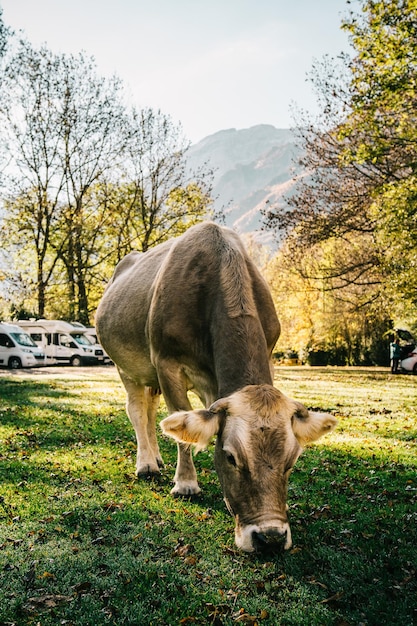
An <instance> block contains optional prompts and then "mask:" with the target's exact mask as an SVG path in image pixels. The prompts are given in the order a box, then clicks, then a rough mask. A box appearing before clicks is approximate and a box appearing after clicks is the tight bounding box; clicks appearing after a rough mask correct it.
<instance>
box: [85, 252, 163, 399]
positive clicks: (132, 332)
mask: <svg viewBox="0 0 417 626" xmlns="http://www.w3.org/2000/svg"><path fill="white" fill-rule="evenodd" d="M174 241H175V240H170V241H167V242H165V243H163V244H160V245H159V246H156V247H155V248H152V249H151V250H149V251H148V252H146V253H139V252H131V253H130V254H128V255H127V256H126V257H124V258H123V259H122V260H121V261H120V262H119V263H118V265H117V266H116V269H115V271H114V274H113V277H112V279H111V281H110V283H109V284H108V286H107V288H106V290H105V292H104V295H103V297H102V299H101V302H100V304H99V306H98V309H97V313H96V320H95V322H96V329H97V334H98V337H99V340H100V343H101V345H102V346H103V348H104V349H105V351H106V352H107V354H108V355H109V356H110V358H111V359H112V360H113V361H114V362H115V363H116V365H117V366H118V367H119V368H120V369H121V370H122V371H124V372H125V373H126V374H127V375H128V376H130V377H131V378H132V379H134V380H137V382H142V383H143V384H145V385H149V386H154V387H157V377H156V373H155V370H154V368H153V367H152V365H151V363H150V358H149V345H148V341H147V338H146V324H147V319H148V314H149V307H150V302H151V300H152V294H153V285H154V282H155V277H156V275H157V273H158V271H159V269H160V267H161V264H162V262H163V260H164V258H165V257H166V255H167V253H168V251H169V249H170V247H171V246H172V244H173V243H174Z"/></svg>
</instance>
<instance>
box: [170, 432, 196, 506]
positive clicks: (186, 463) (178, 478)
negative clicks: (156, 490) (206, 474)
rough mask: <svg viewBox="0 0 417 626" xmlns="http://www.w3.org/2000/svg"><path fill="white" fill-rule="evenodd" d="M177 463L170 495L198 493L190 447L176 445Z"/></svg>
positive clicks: (180, 444)
mask: <svg viewBox="0 0 417 626" xmlns="http://www.w3.org/2000/svg"><path fill="white" fill-rule="evenodd" d="M177 446H178V461H177V469H176V472H175V476H174V483H175V485H174V488H173V489H172V490H171V493H172V494H174V495H180V496H192V495H197V494H198V493H200V491H201V489H200V487H199V486H198V482H197V472H196V471H195V467H194V462H193V457H192V455H191V446H189V445H185V444H184V443H178V444H177Z"/></svg>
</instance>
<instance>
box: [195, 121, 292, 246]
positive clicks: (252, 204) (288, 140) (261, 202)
mask: <svg viewBox="0 0 417 626" xmlns="http://www.w3.org/2000/svg"><path fill="white" fill-rule="evenodd" d="M299 152H300V150H299V148H298V147H297V146H296V144H295V137H294V135H293V133H292V131H290V130H285V129H278V128H275V127H274V126H270V125H267V124H261V125H258V126H253V127H251V128H247V129H244V130H236V129H234V128H232V129H229V130H221V131H219V132H217V133H215V134H214V135H209V136H208V137H205V138H204V139H202V140H201V141H199V142H198V143H196V144H194V145H192V146H191V147H190V150H189V153H188V155H189V166H190V167H191V169H197V168H198V167H201V166H202V165H203V164H204V163H207V164H208V166H209V167H212V168H213V169H214V186H213V196H214V197H215V198H216V201H215V207H216V209H220V208H223V209H224V211H225V215H226V224H227V225H228V226H231V227H234V228H235V229H236V230H237V231H238V232H241V233H247V232H251V233H257V236H258V238H261V239H268V233H262V232H261V226H262V216H261V212H260V211H261V208H264V207H265V206H266V205H267V204H270V205H271V206H273V205H276V204H281V203H282V202H283V197H284V194H285V195H287V194H288V193H290V192H291V189H292V187H293V186H294V176H295V175H296V174H298V173H299V171H297V170H296V169H295V166H294V161H295V159H296V157H297V154H299ZM269 237H270V235H269Z"/></svg>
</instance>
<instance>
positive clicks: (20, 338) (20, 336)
mask: <svg viewBox="0 0 417 626" xmlns="http://www.w3.org/2000/svg"><path fill="white" fill-rule="evenodd" d="M10 334H11V336H12V337H13V339H14V340H15V341H17V343H19V344H20V345H21V346H29V347H30V348H37V345H36V343H35V342H34V341H33V340H32V339H31V338H30V337H29V335H28V334H27V333H10Z"/></svg>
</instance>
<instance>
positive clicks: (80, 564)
mask: <svg viewBox="0 0 417 626" xmlns="http://www.w3.org/2000/svg"><path fill="white" fill-rule="evenodd" d="M58 373H59V369H58V368H57V369H56V370H55V371H54V372H53V374H52V375H46V374H42V375H41V374H39V373H32V374H30V375H29V376H28V377H22V376H20V375H12V374H6V373H4V375H3V376H2V375H1V373H0V575H1V577H2V585H1V586H0V624H1V625H3V624H19V625H29V624H38V623H39V624H41V626H49V625H51V626H52V625H54V626H55V625H56V624H74V625H75V624H76V625H77V626H79V625H84V624H85V625H89V626H90V625H91V624H117V626H120V625H122V624H132V625H136V626H146V625H147V624H152V625H153V624H155V625H161V626H162V625H163V626H170V625H174V624H175V625H177V624H186V625H191V624H212V625H215V626H221V625H228V624H235V623H236V624H239V623H243V624H251V625H252V626H254V625H255V624H259V626H277V625H280V624H282V625H286V626H287V625H294V626H299V625H301V624H302V625H303V626H304V625H307V626H308V625H313V624H316V625H317V626H322V625H328V626H342V625H343V626H345V625H349V624H351V625H352V626H353V625H357V624H366V625H368V626H370V625H373V624H378V625H380V624H381V625H382V624H389V625H392V624H393V623H398V624H401V625H402V626H411V625H412V624H413V623H414V622H415V620H416V613H415V608H416V604H415V597H416V593H417V588H416V565H415V564H416V561H417V548H416V546H417V531H416V528H417V483H416V474H417V473H416V469H417V455H416V419H415V406H416V400H417V377H412V376H396V377H394V376H391V375H390V374H389V373H388V372H387V371H383V370H372V369H369V370H350V369H347V368H346V369H344V368H341V369H333V368H317V369H316V368H277V372H276V385H277V387H278V388H280V389H281V390H282V391H283V392H284V393H286V394H287V395H289V396H292V397H294V398H296V399H297V400H300V401H302V402H304V403H305V404H306V405H307V406H308V407H310V408H312V409H315V410H320V411H328V410H330V411H332V412H333V413H334V414H335V415H337V417H338V419H339V424H338V428H337V430H336V431H335V432H334V433H332V434H331V435H329V436H327V437H325V438H324V439H323V440H321V442H318V443H317V444H314V445H312V446H311V447H309V448H308V449H307V450H306V451H305V452H304V453H303V455H302V456H301V457H300V459H299V460H298V462H297V464H296V467H295V469H294V471H293V474H292V476H291V479H290V488H289V495H288V503H289V507H290V518H291V526H292V531H293V539H294V547H293V549H292V550H291V551H290V553H285V554H275V555H268V556H250V555H244V554H242V553H240V552H239V551H237V550H236V548H235V546H234V541H233V521H232V519H231V518H230V517H229V515H228V514H227V512H226V509H225V506H224V504H223V501H222V494H221V491H220V487H219V483H218V480H217V476H216V474H215V472H214V467H213V447H212V446H210V447H209V449H208V450H205V451H202V452H201V453H200V454H199V455H198V456H197V457H196V466H197V471H198V474H199V480H200V484H201V486H202V489H203V494H202V496H201V497H200V498H197V499H195V500H192V501H189V500H185V501H184V500H182V499H176V498H174V497H173V496H171V495H170V488H171V481H172V478H173V475H174V472H175V460H176V447H175V445H174V444H173V443H172V442H171V441H169V440H167V439H163V438H161V449H162V454H163V456H164V459H165V462H166V466H165V468H164V469H163V471H162V473H161V477H160V478H159V479H158V480H151V481H136V480H135V479H134V466H135V456H136V443H135V437H134V432H133V429H132V427H131V425H130V423H129V421H128V419H127V417H126V414H125V408H124V405H125V396H124V392H123V389H122V386H121V384H120V382H119V380H118V377H117V374H116V372H115V371H114V369H112V368H109V369H108V370H95V369H94V368H90V369H83V370H74V376H68V375H65V374H63V375H61V376H59V374H58ZM164 410H165V409H164V406H163V405H162V407H161V412H160V417H163V415H164ZM393 616H395V620H396V621H395V622H392V619H393Z"/></svg>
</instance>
